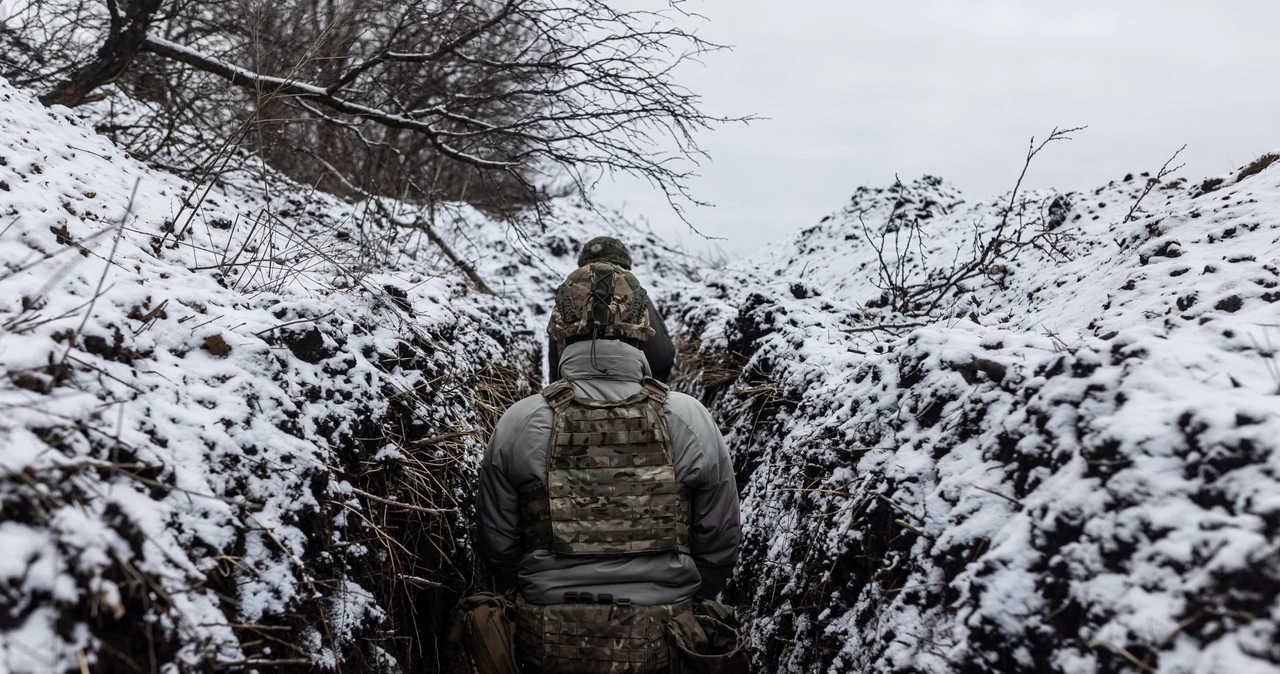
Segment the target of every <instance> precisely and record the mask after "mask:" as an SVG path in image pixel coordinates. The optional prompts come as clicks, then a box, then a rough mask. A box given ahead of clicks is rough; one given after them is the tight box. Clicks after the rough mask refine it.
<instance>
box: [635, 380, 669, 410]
mask: <svg viewBox="0 0 1280 674" xmlns="http://www.w3.org/2000/svg"><path fill="white" fill-rule="evenodd" d="M640 385H641V386H642V387H644V391H645V393H648V394H649V397H650V398H653V399H654V400H655V401H657V403H658V404H659V405H661V404H662V403H665V402H667V393H668V392H669V391H671V387H670V386H667V385H666V384H664V383H662V382H660V381H658V380H657V379H654V378H653V377H645V378H644V380H643V381H641V382H640Z"/></svg>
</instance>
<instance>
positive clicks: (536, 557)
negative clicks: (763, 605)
mask: <svg viewBox="0 0 1280 674" xmlns="http://www.w3.org/2000/svg"><path fill="white" fill-rule="evenodd" d="M597 368H599V369H597ZM601 370H603V371H601ZM560 373H561V374H562V375H563V376H564V378H565V379H567V380H569V381H570V382H572V383H573V389H574V393H575V394H576V395H577V396H579V397H584V398H594V399H597V400H621V399H623V398H627V397H629V396H631V395H634V394H635V393H637V392H639V391H640V381H641V379H642V378H643V377H644V376H645V375H647V374H648V373H649V365H648V363H647V362H646V361H645V358H644V354H643V353H641V351H640V350H639V349H637V348H635V347H632V346H629V345H627V344H624V343H622V342H619V341H617V340H599V341H597V342H596V345H595V365H594V366H593V365H592V355H591V342H577V343H575V344H570V345H569V346H568V347H567V348H566V349H565V352H564V358H563V359H562V360H561V361H560ZM665 410H666V414H667V424H668V426H669V428H670V431H671V443H672V451H673V456H674V458H675V463H676V480H678V481H679V482H682V483H684V484H685V485H688V487H689V488H690V490H691V492H692V494H693V527H692V531H691V534H692V536H691V543H690V547H691V553H692V554H690V555H684V554H680V553H676V552H667V553H660V554H653V555H638V556H633V557H577V556H559V557H557V556H555V555H552V554H551V552H550V551H549V550H526V549H524V546H523V545H522V543H521V540H520V531H521V529H520V504H519V499H518V497H517V490H518V489H519V488H520V487H521V486H523V485H525V484H527V483H529V482H530V481H533V480H538V481H540V482H543V483H545V482H546V480H547V466H546V462H547V442H548V441H549V440H550V439H551V407H550V406H549V405H547V403H546V401H545V400H543V398H542V396H541V395H534V396H530V397H528V398H525V399H524V400H521V401H520V402H518V403H516V404H515V405H512V406H511V409H509V410H507V412H506V413H505V414H503V415H502V419H501V420H499V421H498V426H497V427H496V428H495V429H494V431H493V437H492V438H490V440H489V449H488V451H486V452H485V456H484V461H483V462H482V463H481V465H480V489H479V493H478V495H477V497H476V525H477V526H476V545H477V548H478V549H479V552H480V554H481V556H482V557H484V558H485V560H486V561H487V562H488V563H489V566H490V568H491V569H492V570H493V574H494V577H495V578H496V579H497V581H498V585H499V587H500V588H501V589H503V590H505V589H509V588H511V587H517V588H519V589H520V591H521V592H522V593H523V595H524V598H525V600H526V601H528V602H530V603H534V604H559V603H562V602H563V601H564V593H565V592H567V591H574V592H590V593H592V594H600V593H609V594H612V595H613V596H615V597H619V598H624V597H625V598H627V599H630V600H632V601H633V602H635V603H637V604H645V605H652V604H668V603H674V602H677V601H683V600H684V599H688V598H689V597H692V596H693V595H694V594H698V595H701V596H706V597H714V596H716V595H717V594H719V593H720V590H721V589H723V588H724V585H725V583H726V582H727V581H728V579H729V575H730V573H731V572H732V571H733V565H734V564H735V563H736V562H737V560H738V539H739V537H740V533H741V532H740V523H739V518H738V490H737V487H736V486H735V485H734V480H733V464H732V462H731V461H730V459H729V450H728V448H727V447H726V446H725V442H724V438H723V437H722V436H721V435H720V430H719V429H718V428H717V427H716V424H715V422H714V421H713V420H712V419H711V415H710V414H709V413H708V412H707V410H706V408H704V407H703V406H702V404H701V403H699V402H698V401H697V400H696V399H694V398H691V397H689V396H687V395H684V394H682V393H676V392H672V393H671V394H670V396H669V397H668V398H667V402H666V405H665Z"/></svg>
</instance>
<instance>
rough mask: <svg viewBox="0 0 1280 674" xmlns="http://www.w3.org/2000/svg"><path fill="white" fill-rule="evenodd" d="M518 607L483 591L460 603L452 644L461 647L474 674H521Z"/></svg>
mask: <svg viewBox="0 0 1280 674" xmlns="http://www.w3.org/2000/svg"><path fill="white" fill-rule="evenodd" d="M514 610H515V604H514V603H512V601H511V599H510V598H509V597H506V596H503V595H497V594H491V593H488V592H481V593H480V594H474V595H471V596H470V597H466V598H464V599H462V601H460V602H458V607H457V608H455V609H454V610H453V629H452V630H451V631H450V632H449V641H450V642H451V643H453V644H457V645H461V646H462V650H463V651H464V652H466V657H467V660H468V661H469V662H470V665H471V668H470V670H469V671H471V672H472V673H473V674H518V673H519V671H520V668H519V666H518V665H517V664H516V640H515V634H516V626H515V621H514V620H513V619H512V617H511V616H512V613H513V612H514Z"/></svg>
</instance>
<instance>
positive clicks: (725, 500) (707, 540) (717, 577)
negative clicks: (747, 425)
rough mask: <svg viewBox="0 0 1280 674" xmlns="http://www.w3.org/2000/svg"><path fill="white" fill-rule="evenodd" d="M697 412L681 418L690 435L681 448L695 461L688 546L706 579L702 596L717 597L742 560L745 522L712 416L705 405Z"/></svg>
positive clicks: (725, 450)
mask: <svg viewBox="0 0 1280 674" xmlns="http://www.w3.org/2000/svg"><path fill="white" fill-rule="evenodd" d="M697 412H698V413H697V414H693V415H689V416H688V417H682V419H681V420H682V421H684V422H685V424H686V425H687V426H688V427H689V428H688V430H689V431H690V432H689V433H687V434H681V435H682V436H683V438H684V442H685V443H686V446H685V447H684V448H683V450H684V451H685V452H693V454H690V456H695V457H696V459H695V461H694V462H693V467H692V469H691V470H690V474H689V478H688V480H686V484H687V485H688V486H689V488H690V489H691V490H692V492H693V513H692V515H693V527H692V531H691V532H690V534H691V536H690V542H689V547H690V553H691V555H692V556H693V561H694V563H695V564H697V566H698V573H699V574H700V575H701V576H702V586H701V587H700V588H699V589H698V596H702V597H715V596H716V595H718V594H720V591H721V590H723V589H724V586H725V584H726V583H728V582H729V577H730V576H731V575H733V567H734V565H735V564H737V562H738V543H739V541H740V539H741V537H742V524H741V518H740V515H739V512H738V487H737V485H736V484H735V483H734V478H733V461H732V459H730V457H729V448H728V446H727V445H726V444H725V441H724V436H722V435H720V429H719V428H717V427H716V425H715V421H714V420H713V419H712V418H711V414H710V413H708V412H707V411H706V409H705V408H703V407H702V406H701V405H698V408H697Z"/></svg>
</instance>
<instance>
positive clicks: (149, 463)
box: [0, 83, 657, 672]
mask: <svg viewBox="0 0 1280 674" xmlns="http://www.w3.org/2000/svg"><path fill="white" fill-rule="evenodd" d="M228 165H229V166H232V167H234V168H237V169H238V170H237V171H235V172H233V173H231V174H229V176H230V177H222V178H218V179H213V180H211V181H208V182H205V183H203V184H192V183H189V182H184V181H182V180H179V179H177V178H174V177H172V176H168V175H165V174H163V173H158V172H155V171H152V170H149V169H147V168H146V167H144V166H142V165H141V164H139V163H138V162H136V161H133V160H131V159H130V158H128V157H126V156H124V155H123V154H122V153H121V151H120V150H118V149H117V148H115V147H114V146H112V145H111V144H110V143H109V142H107V141H105V140H104V139H102V138H100V137H98V136H96V135H95V134H94V133H93V132H92V131H91V130H90V129H87V128H84V125H83V123H81V122H77V120H76V118H75V117H72V116H69V115H66V114H63V113H57V112H53V113H51V112H49V111H47V110H45V109H44V108H42V107H41V106H39V104H38V103H36V102H35V101H34V100H33V99H32V98H31V97H30V96H29V95H28V94H27V93H25V92H20V91H16V90H14V89H12V88H11V87H9V86H8V85H5V84H3V83H0V218H2V220H0V369H2V370H3V376H0V408H2V409H3V414H2V415H0V549H3V550H5V551H6V552H5V554H3V555H0V672H51V671H76V670H79V669H80V667H81V663H82V662H83V663H84V665H85V666H88V667H89V668H90V669H91V670H93V671H99V670H104V671H114V670H117V669H119V670H122V671H123V670H129V671H133V670H135V669H140V670H143V671H149V670H152V669H154V668H159V669H163V670H165V671H196V670H199V671H209V670H211V669H225V668H240V669H244V668H258V669H262V668H266V669H273V668H279V667H287V666H291V665H296V666H299V667H302V668H310V667H313V666H318V667H320V668H322V669H334V668H341V669H342V670H344V671H348V672H349V671H365V670H370V671H389V670H394V669H396V668H397V667H399V668H405V669H408V668H412V669H414V670H415V671H437V670H438V669H439V668H440V667H442V663H441V662H440V660H439V656H440V650H439V649H440V648H442V647H443V645H442V643H441V629H442V628H443V627H444V626H445V622H444V621H445V620H446V619H447V613H448V611H449V610H450V609H451V608H452V606H453V603H454V601H456V598H457V596H458V593H460V592H463V591H466V590H467V589H469V588H471V587H474V585H475V584H476V583H480V582H483V576H482V575H477V567H476V566H475V564H474V562H473V560H472V559H471V557H470V553H469V543H468V535H467V527H468V526H469V518H468V516H467V508H468V507H469V503H470V489H471V483H472V480H473V477H474V468H475V465H476V462H477V459H478V456H479V454H480V451H481V447H482V442H483V439H484V436H485V435H486V433H487V429H488V428H490V427H491V426H492V424H493V423H494V422H495V421H496V417H497V415H498V414H500V413H501V411H502V409H503V408H504V407H505V406H506V405H507V404H510V402H512V401H514V400H515V399H518V398H519V397H521V396H524V395H527V394H529V393H531V392H532V391H534V390H535V388H536V386H538V385H539V382H538V381H537V380H538V378H539V371H540V368H541V345H540V344H541V338H540V337H534V336H532V335H531V332H532V329H533V326H535V325H536V324H537V322H538V321H539V320H540V319H537V318H536V317H535V313H534V311H533V309H532V308H531V307H530V306H529V304H528V303H527V302H526V301H525V300H524V299H523V298H524V297H525V296H526V295H529V296H532V295H536V294H537V292H539V291H538V290H537V288H540V287H541V286H542V285H544V282H546V281H549V280H550V279H551V278H553V277H554V276H556V275H558V274H559V273H561V272H562V271H564V270H565V269H567V267H566V266H565V265H560V267H562V268H563V269H560V268H557V269H554V270H552V271H554V272H555V273H552V271H548V270H549V269H551V268H550V267H548V266H547V264H544V263H542V262H541V260H539V259H538V256H537V254H536V253H535V252H530V253H529V254H528V255H526V256H525V258H522V260H521V261H520V262H519V264H517V265H515V266H514V267H511V268H510V269H506V267H509V266H510V265H507V264H506V263H503V264H502V265H499V264H497V263H495V262H494V260H498V259H501V257H502V256H506V255H507V254H508V253H509V252H510V250H511V247H512V246H514V245H517V244H519V245H523V246H525V247H526V248H528V247H529V246H534V247H536V245H538V242H539V241H541V240H542V239H546V240H547V241H552V240H555V239H557V238H560V239H563V240H564V245H565V246H570V247H572V245H574V243H575V242H576V241H577V240H579V239H582V240H585V238H586V237H588V236H593V235H595V234H596V233H598V232H596V231H595V230H594V226H593V225H592V221H591V220H590V219H591V218H593V217H595V218H597V219H598V218H599V216H597V215H595V214H594V213H592V212H591V211H587V210H583V209H581V208H577V207H573V206H570V205H568V204H558V205H556V206H555V207H554V208H553V209H552V213H551V215H550V216H549V217H548V219H547V221H546V223H545V224H546V229H545V230H541V232H540V234H539V235H538V236H539V237H541V238H539V239H536V240H534V239H530V240H529V241H533V243H528V242H527V241H524V240H522V239H520V237H518V236H515V234H514V233H513V232H511V231H510V230H509V229H508V228H507V227H506V226H504V225H501V224H499V223H496V222H493V221H492V220H489V219H488V218H486V217H484V216H483V215H482V214H480V213H477V212H475V211H474V210H472V209H469V208H467V207H461V206H448V205H446V206H444V207H442V210H443V211H444V212H447V213H448V214H450V217H451V218H452V219H451V220H450V221H449V222H448V223H444V222H443V221H442V220H437V221H436V222H437V229H438V230H439V231H440V232H441V236H442V237H443V238H446V239H448V240H450V241H452V242H453V244H454V247H455V248H456V249H457V250H458V254H459V255H460V256H465V257H466V258H467V259H468V260H470V261H472V262H474V263H476V265H477V267H478V268H479V273H480V274H481V275H482V276H490V277H491V278H495V279H498V280H497V281H494V282H493V284H494V285H495V286H496V288H497V290H498V291H499V294H498V295H497V296H487V295H484V294H480V293H477V292H475V291H474V289H473V288H472V287H471V286H472V283H471V281H469V280H468V279H467V278H466V277H465V276H464V275H463V274H461V273H459V270H458V269H457V268H456V265H454V264H453V263H452V262H450V261H449V260H448V259H446V258H445V257H444V256H443V255H442V254H441V253H440V251H439V248H438V247H436V246H434V245H432V244H431V243H430V241H428V240H426V239H425V238H423V236H422V233H421V232H420V231H418V230H415V229H414V227H412V226H411V225H413V223H415V222H418V221H421V220H422V219H424V218H427V217H428V215H429V214H428V212H427V210H426V209H422V208H418V207H410V206H407V205H404V204H397V203H395V202H390V201H382V202H376V203H375V202H366V203H361V204H348V203H344V202H341V201H339V200H337V199H334V198H332V197H329V196H327V195H324V194H319V193H315V192H313V191H311V190H308V189H306V188H304V187H301V186H296V185H292V186H291V185H289V184H288V183H287V181H282V180H281V179H279V178H278V177H277V178H276V179H275V180H273V181H272V182H271V184H270V185H271V186H270V189H269V190H267V191H266V192H265V194H267V195H269V198H268V197H264V189H263V186H262V185H261V184H258V183H256V182H254V180H253V176H255V175H261V174H262V172H263V169H262V168H261V167H257V168H255V165H254V163H253V161H252V160H251V159H250V158H246V157H241V156H234V157H231V158H230V160H229V161H228ZM245 176H249V177H248V178H246V177H245ZM609 226H610V227H611V228H613V229H614V230H616V231H618V232H620V233H622V234H625V235H626V236H625V237H624V238H628V239H632V240H635V239H640V238H643V237H642V236H641V235H640V234H638V233H636V234H630V233H629V231H630V230H628V229H627V227H628V226H627V225H626V224H625V222H623V221H621V220H615V221H612V222H611V224H610V225H609ZM632 229H634V228H632ZM636 231H637V232H638V230H636ZM575 237H576V238H575ZM639 245H641V246H643V245H645V244H644V243H640V244H639ZM652 245H657V244H656V243H654V244H652ZM530 250H531V251H532V249H530ZM552 257H554V256H552ZM500 269H506V271H505V272H503V273H499V272H500ZM517 281H519V282H523V283H526V284H534V285H533V286H532V287H534V288H535V290H531V291H527V292H526V291H525V290H524V288H525V286H522V285H520V283H518V282H517ZM552 288H553V286H548V287H547V288H546V290H545V292H546V293H548V294H549V293H550V292H551V290H552ZM401 503H404V504H407V505H400V504H401Z"/></svg>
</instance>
